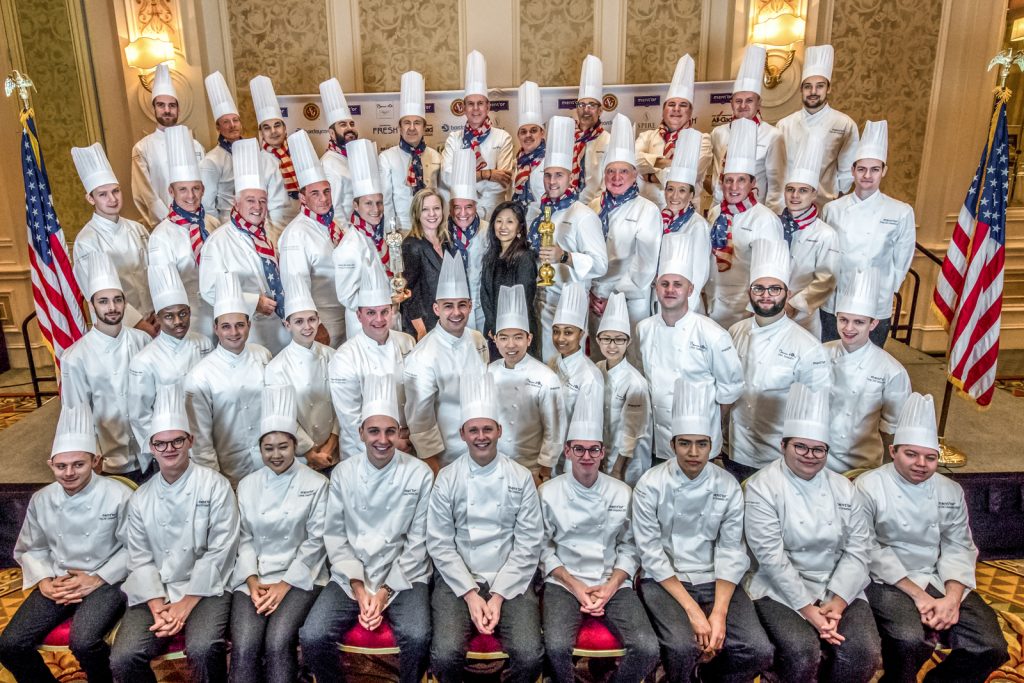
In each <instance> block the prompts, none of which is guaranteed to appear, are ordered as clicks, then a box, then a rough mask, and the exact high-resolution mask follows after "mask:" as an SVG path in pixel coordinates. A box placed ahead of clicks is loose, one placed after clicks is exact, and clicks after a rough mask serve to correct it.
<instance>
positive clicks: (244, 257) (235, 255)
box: [199, 139, 288, 354]
mask: <svg viewBox="0 0 1024 683" xmlns="http://www.w3.org/2000/svg"><path fill="white" fill-rule="evenodd" d="M232 149H233V150H234V151H233V153H232V161H233V163H234V172H235V207H234V208H233V209H232V210H231V219H230V220H229V221H228V222H227V223H225V224H224V225H222V226H221V227H219V228H218V229H217V230H215V231H214V232H212V233H211V234H210V236H209V237H208V238H207V239H206V243H205V244H204V245H203V251H202V256H201V258H200V261H199V292H200V294H202V296H203V299H205V300H206V302H207V303H208V304H210V305H211V306H214V308H216V302H215V301H214V299H215V295H216V285H217V281H218V280H219V278H220V276H221V275H222V274H224V273H234V274H235V275H236V276H237V277H238V279H239V281H240V283H241V285H242V289H243V292H244V296H245V300H246V302H248V303H249V307H250V308H251V309H254V310H253V311H249V313H250V314H251V317H250V325H251V328H252V330H251V334H252V341H253V343H255V344H259V345H260V346H264V347H266V348H267V349H268V350H269V351H270V353H271V354H274V353H277V352H278V351H280V350H281V349H283V348H284V347H285V345H286V344H287V343H288V332H287V330H285V329H284V325H283V324H282V321H283V319H284V286H283V284H282V282H281V270H280V266H279V265H278V259H279V254H278V250H277V249H276V248H275V247H274V244H273V242H271V241H270V237H269V235H268V232H267V230H268V224H267V193H266V191H265V190H264V189H263V186H262V182H261V180H260V177H261V176H260V164H259V155H260V154H261V152H260V151H259V149H258V146H257V142H256V141H255V140H251V139H250V140H239V141H238V142H236V143H235V144H234V145H233V146H232Z"/></svg>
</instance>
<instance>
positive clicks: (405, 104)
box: [398, 71, 427, 120]
mask: <svg viewBox="0 0 1024 683" xmlns="http://www.w3.org/2000/svg"><path fill="white" fill-rule="evenodd" d="M425 91H426V86H425V85H424V83H423V75H422V74H421V73H420V72H418V71H406V72H405V73H404V74H402V93H401V95H400V96H399V100H398V118H399V119H402V118H404V117H406V116H418V117H420V118H421V119H423V120H426V118H427V105H426V102H427V97H426V92H425Z"/></svg>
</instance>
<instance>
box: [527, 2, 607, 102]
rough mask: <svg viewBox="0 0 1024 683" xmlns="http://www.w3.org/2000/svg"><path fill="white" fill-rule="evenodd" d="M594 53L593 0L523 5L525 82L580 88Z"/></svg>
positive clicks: (528, 3)
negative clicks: (582, 68)
mask: <svg viewBox="0 0 1024 683" xmlns="http://www.w3.org/2000/svg"><path fill="white" fill-rule="evenodd" d="M593 50H594V2H593V1H592V0H564V1H563V2H557V3H555V2H549V1H548V0H520V1H519V54H520V57H519V66H520V71H521V73H522V77H523V80H524V81H534V82H536V83H538V84H539V85H541V86H549V85H576V84H578V83H579V82H580V66H581V65H582V64H583V59H584V58H585V57H586V56H587V54H588V53H590V52H592V51H593Z"/></svg>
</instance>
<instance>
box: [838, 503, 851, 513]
mask: <svg viewBox="0 0 1024 683" xmlns="http://www.w3.org/2000/svg"><path fill="white" fill-rule="evenodd" d="M836 507H837V508H839V509H840V510H845V511H847V512H849V511H850V510H852V509H853V506H852V505H850V504H849V503H836Z"/></svg>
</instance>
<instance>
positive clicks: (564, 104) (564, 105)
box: [558, 97, 576, 109]
mask: <svg viewBox="0 0 1024 683" xmlns="http://www.w3.org/2000/svg"><path fill="white" fill-rule="evenodd" d="M558 108H559V109H575V108H576V98H575V97H573V98H571V99H570V98H567V97H563V98H560V99H559V100H558Z"/></svg>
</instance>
